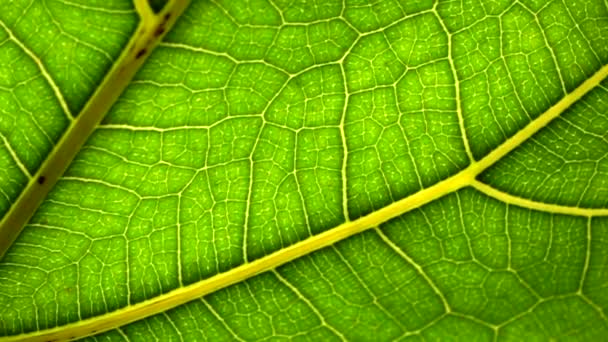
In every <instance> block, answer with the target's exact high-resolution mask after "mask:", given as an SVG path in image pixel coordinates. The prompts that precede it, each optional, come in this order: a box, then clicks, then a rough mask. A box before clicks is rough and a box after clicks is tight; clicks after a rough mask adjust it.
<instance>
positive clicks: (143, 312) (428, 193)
mask: <svg viewBox="0 0 608 342" xmlns="http://www.w3.org/2000/svg"><path fill="white" fill-rule="evenodd" d="M606 76H608V65H606V66H603V67H602V68H601V69H600V70H599V71H598V72H596V73H595V74H594V75H593V76H591V77H590V78H588V79H587V80H586V81H585V82H583V83H582V84H581V85H580V86H578V87H577V88H576V89H575V90H574V91H572V92H571V93H569V94H568V95H566V96H564V97H563V98H562V99H561V100H560V101H559V102H558V103H557V104H555V105H554V106H552V107H551V108H549V109H548V110H547V111H546V112H544V113H543V114H541V115H540V116H539V117H538V118H536V119H535V120H533V121H532V122H530V123H529V124H528V125H527V126H526V127H524V128H523V129H522V130H520V131H519V132H517V133H516V134H515V135H513V136H512V137H511V138H509V139H508V140H506V141H505V142H504V143H502V144H501V145H500V146H498V147H497V148H496V149H494V150H493V151H492V152H490V153H489V154H488V155H487V156H486V157H484V158H482V159H481V160H479V161H476V162H473V163H472V164H471V165H470V166H469V167H467V168H466V169H464V170H462V171H460V172H458V173H457V174H455V175H453V176H451V177H449V178H447V179H445V180H443V181H441V182H439V183H437V184H435V185H433V186H431V187H428V188H426V189H423V190H421V191H419V192H417V193H415V194H413V195H411V196H409V197H406V198H404V199H401V200H399V201H397V202H394V203H392V204H390V205H387V206H385V207H384V208H382V209H380V210H377V211H375V212H373V213H370V214H368V215H366V216H363V217H361V218H359V219H357V220H354V221H350V222H346V223H343V224H341V225H339V226H337V227H335V228H333V229H331V230H328V231H325V232H323V233H320V234H318V235H315V236H313V237H310V238H308V239H306V240H303V241H300V242H298V243H295V244H293V245H291V246H289V247H286V248H283V249H281V250H279V251H276V252H274V253H272V254H269V255H267V256H264V257H262V258H260V259H257V260H255V261H252V262H249V263H245V264H243V265H241V266H238V267H235V268H233V269H231V270H230V271H227V272H224V273H221V274H218V275H215V276H213V277H210V278H207V279H204V280H201V281H199V282H196V283H193V284H191V285H188V286H185V287H181V288H178V289H175V290H173V291H171V292H168V293H165V294H163V295H160V296H157V297H155V298H152V299H149V300H146V301H143V302H140V303H137V304H134V305H131V306H128V307H125V308H123V309H120V310H117V311H113V312H110V313H107V314H104V315H100V316H96V317H92V318H89V319H85V320H82V321H79V322H75V323H71V324H67V325H64V326H61V327H56V328H52V329H47V330H41V331H37V332H32V333H27V334H23V335H17V336H8V337H4V338H0V342H8V341H18V340H22V339H27V340H28V341H52V340H64V339H74V338H82V337H85V336H89V335H93V334H97V333H100V332H104V331H108V330H111V329H114V328H118V327H120V326H124V325H126V324H128V323H132V322H135V321H138V320H141V319H143V318H146V317H149V316H153V315H155V314H158V313H161V312H164V311H166V310H169V309H172V308H175V307H177V306H179V305H182V304H185V303H187V302H189V301H191V300H193V299H196V298H200V297H202V296H205V295H208V294H210V293H213V292H215V291H217V290H220V289H222V288H225V287H227V286H230V285H233V284H236V283H239V282H241V281H244V280H246V279H248V278H251V277H253V276H255V275H256V274H260V273H262V272H265V271H269V270H272V269H274V268H276V267H278V266H281V265H283V264H286V263H288V262H290V261H292V260H295V259H297V258H299V257H302V256H305V255H308V254H310V253H312V252H314V251H317V250H319V249H322V248H324V247H327V246H330V245H333V244H335V243H336V242H339V241H341V240H344V239H346V238H348V237H350V236H353V235H355V234H358V233H360V232H363V231H365V230H368V229H372V228H375V227H377V226H379V225H381V224H382V223H384V222H387V221H389V220H391V219H393V218H395V217H398V216H400V215H403V214H405V213H407V212H408V211H410V210H412V209H415V208H419V207H421V206H423V205H425V204H427V203H429V202H432V201H433V200H436V199H438V198H440V197H442V196H445V195H446V194H449V193H452V192H454V191H457V190H459V189H462V188H464V187H467V186H471V185H473V184H474V183H475V182H476V180H475V179H476V177H477V176H478V175H479V174H480V173H482V172H483V171H484V170H486V169H488V168H489V167H490V166H492V165H494V164H495V163H496V162H498V161H499V160H501V159H502V158H503V157H504V156H505V155H507V154H508V153H509V152H511V151H512V150H513V149H515V148H516V147H517V146H520V145H521V144H522V143H523V142H525V141H526V140H528V139H529V138H530V137H531V136H532V135H534V134H535V133H536V132H538V131H539V130H540V129H542V128H543V127H545V126H546V125H547V124H548V123H549V122H551V121H552V120H553V119H555V118H556V117H558V116H559V115H560V114H561V113H563V112H564V111H565V110H566V109H567V108H569V107H570V106H571V105H572V104H573V103H575V102H576V101H577V100H579V99H580V98H581V97H583V96H584V95H585V94H587V93H588V92H589V91H591V90H592V89H593V88H594V87H595V86H597V85H598V84H600V82H601V81H602V80H604V79H605V78H606Z"/></svg>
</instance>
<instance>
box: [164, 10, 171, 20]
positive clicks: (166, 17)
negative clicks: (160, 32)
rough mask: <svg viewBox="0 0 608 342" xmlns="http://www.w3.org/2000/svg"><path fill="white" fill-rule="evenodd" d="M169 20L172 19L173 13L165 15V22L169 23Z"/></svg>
mask: <svg viewBox="0 0 608 342" xmlns="http://www.w3.org/2000/svg"><path fill="white" fill-rule="evenodd" d="M169 18H171V12H167V14H165V17H164V18H163V19H164V20H165V22H167V20H169Z"/></svg>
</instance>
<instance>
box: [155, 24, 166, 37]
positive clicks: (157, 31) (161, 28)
mask: <svg viewBox="0 0 608 342" xmlns="http://www.w3.org/2000/svg"><path fill="white" fill-rule="evenodd" d="M163 33H165V27H164V26H159V27H158V28H157V29H156V31H154V37H159V36H160V35H161V34H163Z"/></svg>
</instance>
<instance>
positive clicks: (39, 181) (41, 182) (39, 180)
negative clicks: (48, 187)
mask: <svg viewBox="0 0 608 342" xmlns="http://www.w3.org/2000/svg"><path fill="white" fill-rule="evenodd" d="M45 181H46V177H44V176H40V177H38V184H41V185H42V184H44V182H45Z"/></svg>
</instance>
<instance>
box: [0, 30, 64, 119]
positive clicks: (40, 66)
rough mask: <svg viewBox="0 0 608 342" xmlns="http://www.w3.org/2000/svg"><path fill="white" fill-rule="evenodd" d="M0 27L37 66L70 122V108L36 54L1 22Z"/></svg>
mask: <svg viewBox="0 0 608 342" xmlns="http://www.w3.org/2000/svg"><path fill="white" fill-rule="evenodd" d="M0 26H2V28H3V29H4V30H5V31H6V33H7V34H8V36H9V38H10V40H12V41H13V42H14V43H15V44H17V46H18V47H19V48H20V49H21V50H22V51H23V52H25V54H26V55H28V57H30V58H31V59H32V61H34V63H35V64H36V66H38V69H40V73H42V76H43V77H44V79H45V80H46V81H47V82H48V84H49V85H50V86H51V89H53V92H54V93H55V97H56V98H57V102H59V105H60V106H61V109H62V110H63V113H64V114H65V116H66V117H67V118H68V119H69V120H72V119H73V116H72V113H71V112H70V108H69V107H68V103H67V102H66V101H65V98H64V97H63V94H62V93H61V90H60V89H59V87H58V86H57V84H56V83H55V80H54V79H53V78H52V77H51V74H50V73H49V72H48V70H47V69H46V67H45V66H44V63H42V61H41V60H40V58H38V56H36V54H35V53H34V52H33V51H32V50H30V49H29V48H28V47H27V46H25V44H23V43H22V42H21V41H20V40H19V39H18V38H17V37H16V36H15V35H14V34H13V31H12V30H11V29H10V28H8V26H6V25H5V24H4V22H3V21H2V20H0Z"/></svg>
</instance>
